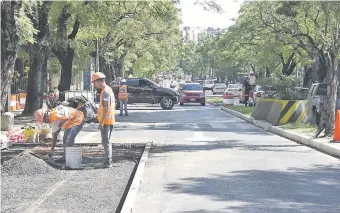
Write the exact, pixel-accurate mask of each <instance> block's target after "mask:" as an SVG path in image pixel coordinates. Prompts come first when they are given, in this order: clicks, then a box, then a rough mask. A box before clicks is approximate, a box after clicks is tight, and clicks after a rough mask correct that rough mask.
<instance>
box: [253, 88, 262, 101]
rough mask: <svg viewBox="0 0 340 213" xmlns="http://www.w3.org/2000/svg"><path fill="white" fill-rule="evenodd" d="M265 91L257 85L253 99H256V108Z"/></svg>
mask: <svg viewBox="0 0 340 213" xmlns="http://www.w3.org/2000/svg"><path fill="white" fill-rule="evenodd" d="M263 95H264V89H263V88H262V87H261V86H260V85H256V86H255V88H254V89H253V99H254V106H255V105H256V104H257V103H258V101H259V99H260V98H261V97H263Z"/></svg>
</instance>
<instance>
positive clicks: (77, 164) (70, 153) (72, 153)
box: [65, 147, 82, 169]
mask: <svg viewBox="0 0 340 213" xmlns="http://www.w3.org/2000/svg"><path fill="white" fill-rule="evenodd" d="M65 155H66V156H65V157H66V167H69V168H71V169H80V168H81V160H82V148H81V147H66V149H65Z"/></svg>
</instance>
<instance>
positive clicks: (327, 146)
mask: <svg viewBox="0 0 340 213" xmlns="http://www.w3.org/2000/svg"><path fill="white" fill-rule="evenodd" d="M221 109H222V110H223V111H225V112H227V113H229V114H231V115H234V116H236V117H238V118H241V119H243V120H245V121H246V122H248V123H252V124H254V125H255V126H257V127H260V128H262V129H264V130H266V131H268V132H271V133H273V134H276V135H279V136H281V137H284V138H287V139H289V140H292V141H295V142H297V143H300V144H303V145H306V146H308V147H311V148H314V149H316V150H318V151H320V152H323V153H325V154H328V155H331V156H333V157H336V158H340V144H337V143H331V142H329V140H327V139H313V138H312V137H311V136H310V135H304V133H302V132H298V131H296V132H293V131H289V130H287V129H289V128H285V127H284V128H281V127H279V126H273V125H272V124H270V123H268V122H266V121H261V120H255V119H254V118H252V117H250V115H245V114H243V113H241V112H238V111H235V110H234V109H229V107H222V108H221Z"/></svg>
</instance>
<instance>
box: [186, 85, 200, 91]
mask: <svg viewBox="0 0 340 213" xmlns="http://www.w3.org/2000/svg"><path fill="white" fill-rule="evenodd" d="M201 89H202V87H201V85H200V84H185V85H184V87H183V90H201Z"/></svg>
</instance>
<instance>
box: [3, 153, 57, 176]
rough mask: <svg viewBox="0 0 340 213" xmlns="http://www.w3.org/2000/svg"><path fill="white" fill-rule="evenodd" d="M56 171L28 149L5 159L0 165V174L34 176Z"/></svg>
mask: <svg viewBox="0 0 340 213" xmlns="http://www.w3.org/2000/svg"><path fill="white" fill-rule="evenodd" d="M56 172H58V170H57V169H55V168H53V167H52V166H50V165H48V164H47V163H46V162H45V161H44V160H42V159H40V158H37V157H35V156H33V155H32V154H30V152H29V151H28V150H26V151H24V152H22V153H20V154H19V155H17V156H15V157H13V158H12V159H10V160H8V161H5V162H4V163H3V164H2V167H1V176H2V177H4V176H36V175H47V174H54V173H56Z"/></svg>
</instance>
